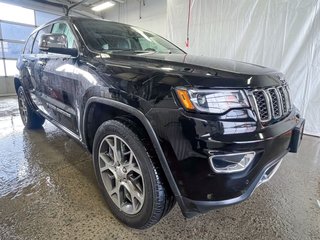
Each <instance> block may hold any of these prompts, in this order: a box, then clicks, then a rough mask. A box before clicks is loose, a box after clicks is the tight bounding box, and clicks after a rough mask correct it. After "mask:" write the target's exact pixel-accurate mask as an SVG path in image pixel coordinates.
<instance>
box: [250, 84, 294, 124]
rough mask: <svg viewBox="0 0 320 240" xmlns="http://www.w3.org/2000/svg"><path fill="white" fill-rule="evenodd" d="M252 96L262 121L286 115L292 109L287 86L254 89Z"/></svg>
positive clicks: (265, 121)
mask: <svg viewBox="0 0 320 240" xmlns="http://www.w3.org/2000/svg"><path fill="white" fill-rule="evenodd" d="M252 96H253V99H254V101H255V107H256V111H257V113H258V117H259V119H260V121H261V122H262V123H267V122H269V121H271V120H273V119H274V120H276V119H279V118H281V117H284V116H286V115H287V114H288V113H289V111H290V108H291V102H290V96H289V91H288V89H287V87H286V86H280V87H277V88H268V89H258V90H253V91H252Z"/></svg>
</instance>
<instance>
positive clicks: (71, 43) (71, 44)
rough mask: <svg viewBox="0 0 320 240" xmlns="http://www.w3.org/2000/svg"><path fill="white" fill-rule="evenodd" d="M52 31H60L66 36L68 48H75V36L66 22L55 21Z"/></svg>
mask: <svg viewBox="0 0 320 240" xmlns="http://www.w3.org/2000/svg"><path fill="white" fill-rule="evenodd" d="M52 33H60V34H64V35H66V36H67V39H68V48H77V46H76V41H75V37H74V35H73V33H72V31H71V29H70V27H69V26H68V25H67V24H66V23H55V24H54V25H53V28H52Z"/></svg>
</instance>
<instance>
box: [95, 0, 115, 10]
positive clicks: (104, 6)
mask: <svg viewBox="0 0 320 240" xmlns="http://www.w3.org/2000/svg"><path fill="white" fill-rule="evenodd" d="M114 5H115V3H114V2H113V1H108V2H104V3H101V4H98V5H96V6H94V7H93V8H91V9H92V10H93V11H95V12H99V11H102V10H105V9H107V8H110V7H113V6H114Z"/></svg>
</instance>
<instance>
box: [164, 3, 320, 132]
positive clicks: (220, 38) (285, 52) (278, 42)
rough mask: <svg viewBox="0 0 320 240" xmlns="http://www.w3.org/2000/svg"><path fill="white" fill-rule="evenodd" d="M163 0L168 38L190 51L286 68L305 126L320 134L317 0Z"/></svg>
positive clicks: (319, 53)
mask: <svg viewBox="0 0 320 240" xmlns="http://www.w3.org/2000/svg"><path fill="white" fill-rule="evenodd" d="M191 3H192V4H191V6H192V7H191V18H190V46H189V48H186V44H185V42H186V37H187V18H188V6H189V1H188V0H168V2H167V4H168V5H167V9H168V12H167V21H168V26H167V31H168V34H167V35H168V38H169V39H170V40H171V41H172V42H174V43H176V44H177V45H178V46H180V47H181V48H182V49H184V50H185V51H186V52H188V53H190V54H197V55H205V56H213V57H220V58H230V59H235V60H240V61H245V62H251V63H255V64H260V65H264V66H268V67H271V68H274V69H277V70H280V71H281V72H283V73H285V75H286V79H287V81H288V83H289V86H290V90H291V95H292V98H293V102H294V104H295V105H296V106H297V107H298V108H299V109H300V111H301V114H302V115H303V116H304V117H305V118H306V120H307V122H306V127H305V132H306V133H309V134H312V135H316V136H320V1H318V0H191Z"/></svg>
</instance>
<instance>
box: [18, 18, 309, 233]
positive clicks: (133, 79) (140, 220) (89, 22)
mask: <svg viewBox="0 0 320 240" xmlns="http://www.w3.org/2000/svg"><path fill="white" fill-rule="evenodd" d="M17 67H18V69H19V70H20V76H19V77H16V78H15V88H16V91H17V94H18V100H19V109H20V114H21V118H22V121H23V123H24V125H25V127H26V128H38V127H41V125H42V124H43V123H44V121H45V119H47V120H49V121H50V122H51V123H53V124H54V125H56V126H57V127H59V128H61V129H62V130H63V131H65V132H66V133H67V134H69V135H70V136H71V137H73V138H75V139H77V140H78V141H80V142H81V143H82V144H83V145H84V146H85V147H86V148H88V150H89V151H90V152H92V155H93V164H94V169H95V173H96V176H97V180H98V184H99V187H100V189H101V191H102V193H103V195H104V198H105V200H106V202H107V203H108V205H109V207H110V210H111V211H112V213H113V214H114V215H115V216H116V217H117V218H118V219H120V220H121V221H122V222H123V223H125V224H127V225H128V226H130V227H133V228H147V227H150V226H152V225H153V224H155V223H157V222H158V221H159V220H160V219H161V218H162V217H163V216H165V215H166V214H167V213H168V212H169V211H170V209H171V208H172V207H173V205H174V204H175V202H176V201H177V202H178V204H179V206H180V208H181V210H182V213H183V214H184V216H185V217H192V216H194V215H196V214H198V213H203V212H206V211H208V210H211V209H215V208H219V207H224V206H228V205H231V204H235V203H239V202H241V201H243V200H245V199H247V198H248V197H249V196H250V195H251V194H252V192H253V191H254V189H255V188H256V187H257V186H259V185H260V184H261V183H263V182H265V181H267V180H268V179H270V177H271V176H272V175H273V174H274V172H275V171H276V170H277V168H278V167H279V165H280V163H281V159H282V158H283V156H284V155H285V154H286V153H288V152H296V151H297V149H298V146H299V143H300V140H301V136H302V132H303V126H304V119H302V118H300V116H299V113H298V111H297V109H296V108H295V107H294V106H293V105H292V102H291V100H290V96H289V91H288V86H287V84H286V82H285V80H284V77H283V75H282V74H281V73H279V72H276V71H274V70H270V69H268V68H265V67H261V66H257V65H252V64H247V63H242V62H236V61H231V60H223V59H212V58H207V57H203V56H191V55H188V54H186V53H185V52H184V51H182V50H181V49H179V48H178V47H176V46H175V45H173V44H172V43H170V42H168V41H167V40H165V39H164V38H162V37H160V36H158V35H155V34H153V33H151V32H148V31H145V30H142V29H140V28H138V27H134V26H130V25H125V24H120V23H116V22H109V21H103V20H95V19H85V18H76V17H62V18H59V19H57V20H54V21H52V22H50V23H48V24H46V25H44V26H41V27H39V28H38V29H36V30H35V31H34V32H33V33H32V34H31V36H30V37H29V39H28V41H27V43H26V45H25V48H24V52H23V54H22V55H21V57H20V58H19V60H18V63H17Z"/></svg>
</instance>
